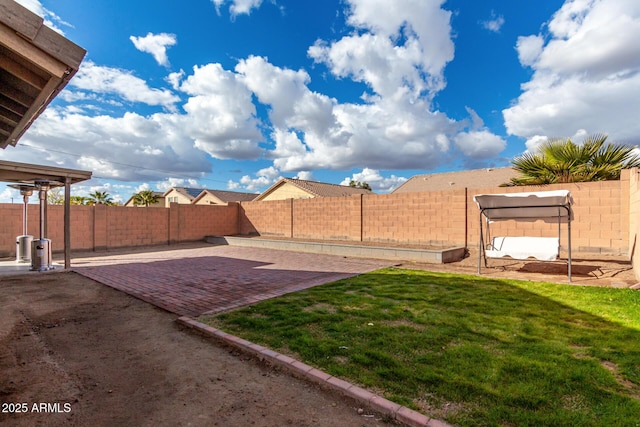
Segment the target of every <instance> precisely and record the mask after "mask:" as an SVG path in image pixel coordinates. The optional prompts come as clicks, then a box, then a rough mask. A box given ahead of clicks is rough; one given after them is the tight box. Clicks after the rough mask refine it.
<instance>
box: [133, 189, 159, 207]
mask: <svg viewBox="0 0 640 427" xmlns="http://www.w3.org/2000/svg"><path fill="white" fill-rule="evenodd" d="M159 198H160V197H159V196H158V195H157V194H155V193H154V192H153V191H151V190H143V191H140V192H139V193H137V194H136V195H135V196H133V205H134V206H144V207H149V206H151V205H155V204H156V203H158V199H159Z"/></svg>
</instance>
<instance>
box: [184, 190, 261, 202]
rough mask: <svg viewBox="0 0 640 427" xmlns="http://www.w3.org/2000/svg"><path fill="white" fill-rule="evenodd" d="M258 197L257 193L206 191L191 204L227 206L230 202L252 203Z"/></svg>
mask: <svg viewBox="0 0 640 427" xmlns="http://www.w3.org/2000/svg"><path fill="white" fill-rule="evenodd" d="M256 196H257V194H255V193H240V192H237V191H223V190H207V189H204V190H202V191H201V192H200V194H198V196H197V197H196V198H195V199H193V201H192V202H191V203H192V204H194V205H226V204H227V203H229V202H250V201H252V200H253V199H255V198H256Z"/></svg>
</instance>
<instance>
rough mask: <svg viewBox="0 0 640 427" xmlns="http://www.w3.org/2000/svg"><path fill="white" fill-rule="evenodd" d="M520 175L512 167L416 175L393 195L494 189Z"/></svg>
mask: <svg viewBox="0 0 640 427" xmlns="http://www.w3.org/2000/svg"><path fill="white" fill-rule="evenodd" d="M517 175H518V173H517V172H516V171H515V170H513V168H511V167H506V168H488V169H475V170H467V171H460V172H445V173H435V174H426V175H416V176H413V177H411V178H410V179H409V180H408V181H407V182H405V183H404V184H402V185H401V186H400V187H398V188H396V189H395V190H394V191H393V193H419V192H426V191H443V190H450V189H453V188H472V189H473V188H492V187H499V186H500V185H501V184H506V183H508V182H509V181H510V180H511V178H514V177H516V176H517Z"/></svg>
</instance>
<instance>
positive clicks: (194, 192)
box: [163, 187, 202, 201]
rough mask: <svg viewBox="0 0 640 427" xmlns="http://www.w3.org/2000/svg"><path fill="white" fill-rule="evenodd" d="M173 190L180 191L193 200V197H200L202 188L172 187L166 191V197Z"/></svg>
mask: <svg viewBox="0 0 640 427" xmlns="http://www.w3.org/2000/svg"><path fill="white" fill-rule="evenodd" d="M172 191H177V192H178V193H180V194H182V195H183V196H185V197H186V198H188V199H189V201H193V199H195V198H196V197H198V195H199V194H200V193H202V188H188V187H171V188H170V189H168V190H167V191H165V192H164V194H163V196H164V197H166V196H167V194H169V193H170V192H172Z"/></svg>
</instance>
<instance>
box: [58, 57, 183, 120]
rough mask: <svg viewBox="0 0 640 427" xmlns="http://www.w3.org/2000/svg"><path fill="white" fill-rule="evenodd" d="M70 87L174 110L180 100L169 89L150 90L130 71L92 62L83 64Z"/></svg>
mask: <svg viewBox="0 0 640 427" xmlns="http://www.w3.org/2000/svg"><path fill="white" fill-rule="evenodd" d="M69 85H70V86H72V87H75V88H77V89H82V90H88V91H92V92H96V93H105V94H115V95H117V96H119V97H121V98H122V99H124V100H126V101H129V102H141V103H143V104H147V105H160V106H163V107H165V108H167V109H172V108H174V104H175V103H176V102H178V101H179V100H180V98H178V96H176V95H175V94H173V93H172V92H171V91H170V90H168V89H155V88H150V87H149V86H148V85H147V83H146V82H145V81H144V80H142V79H141V78H138V77H136V76H134V75H133V74H132V73H131V72H130V71H126V70H120V69H117V68H111V67H105V66H100V65H96V64H95V63H93V62H91V61H85V62H83V63H82V66H81V67H80V70H78V73H77V74H76V75H75V76H74V78H73V79H71V82H70V83H69Z"/></svg>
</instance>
